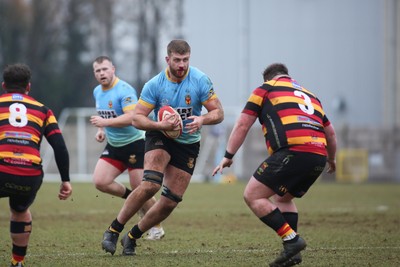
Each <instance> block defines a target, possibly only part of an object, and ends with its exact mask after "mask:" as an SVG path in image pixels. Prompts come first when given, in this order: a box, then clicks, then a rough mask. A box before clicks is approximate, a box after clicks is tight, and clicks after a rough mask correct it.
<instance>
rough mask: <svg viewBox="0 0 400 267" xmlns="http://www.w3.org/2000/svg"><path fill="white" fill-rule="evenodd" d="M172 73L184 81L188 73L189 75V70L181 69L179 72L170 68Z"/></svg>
mask: <svg viewBox="0 0 400 267" xmlns="http://www.w3.org/2000/svg"><path fill="white" fill-rule="evenodd" d="M170 72H171V74H172V76H174V77H175V78H177V79H182V78H183V77H185V75H186V73H187V69H184V68H179V69H177V70H175V69H172V68H170Z"/></svg>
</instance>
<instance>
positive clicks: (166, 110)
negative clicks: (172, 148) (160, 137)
mask: <svg viewBox="0 0 400 267" xmlns="http://www.w3.org/2000/svg"><path fill="white" fill-rule="evenodd" d="M170 114H174V115H175V116H172V117H171V118H170V120H171V121H172V122H173V121H175V117H177V118H178V119H179V125H178V126H177V127H176V128H175V129H174V130H170V131H161V132H162V133H163V134H164V135H165V136H166V137H168V138H171V139H175V138H178V137H179V136H181V134H182V129H183V122H182V118H181V115H179V113H178V112H177V111H176V110H175V109H173V108H172V107H171V106H163V107H161V108H160V110H159V111H158V121H162V120H164V119H165V117H166V116H168V115H170Z"/></svg>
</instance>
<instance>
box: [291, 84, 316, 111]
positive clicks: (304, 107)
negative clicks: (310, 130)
mask: <svg viewBox="0 0 400 267" xmlns="http://www.w3.org/2000/svg"><path fill="white" fill-rule="evenodd" d="M294 95H295V96H297V97H301V98H303V100H304V103H305V105H303V104H299V107H300V109H301V110H302V111H303V112H304V113H307V114H309V115H312V114H314V106H313V105H312V101H311V98H310V97H309V96H308V95H307V94H305V93H303V92H301V91H297V90H296V91H294Z"/></svg>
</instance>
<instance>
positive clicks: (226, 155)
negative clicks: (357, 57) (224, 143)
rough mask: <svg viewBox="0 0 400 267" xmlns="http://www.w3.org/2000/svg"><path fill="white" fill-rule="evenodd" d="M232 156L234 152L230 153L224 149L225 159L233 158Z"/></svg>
mask: <svg viewBox="0 0 400 267" xmlns="http://www.w3.org/2000/svg"><path fill="white" fill-rule="evenodd" d="M233 156H235V154H231V153H229V152H228V151H227V150H225V156H224V157H225V158H227V159H233Z"/></svg>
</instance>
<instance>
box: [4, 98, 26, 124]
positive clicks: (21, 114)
mask: <svg viewBox="0 0 400 267" xmlns="http://www.w3.org/2000/svg"><path fill="white" fill-rule="evenodd" d="M9 111H10V117H9V118H8V121H9V122H10V124H11V125H12V126H14V127H24V126H26V125H27V124H28V117H27V116H26V106H25V105H24V104H21V103H14V104H12V105H11V106H10V107H9Z"/></svg>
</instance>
